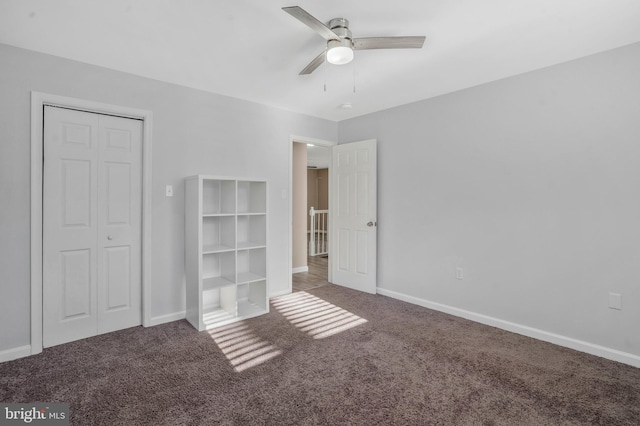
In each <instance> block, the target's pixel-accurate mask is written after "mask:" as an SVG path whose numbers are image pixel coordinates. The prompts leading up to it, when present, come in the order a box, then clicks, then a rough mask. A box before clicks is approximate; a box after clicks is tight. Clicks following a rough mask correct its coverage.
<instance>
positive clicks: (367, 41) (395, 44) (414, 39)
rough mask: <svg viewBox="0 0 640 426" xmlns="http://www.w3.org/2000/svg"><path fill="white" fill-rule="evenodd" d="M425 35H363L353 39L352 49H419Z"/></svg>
mask: <svg viewBox="0 0 640 426" xmlns="http://www.w3.org/2000/svg"><path fill="white" fill-rule="evenodd" d="M425 38H426V37H425V36H408V37H365V38H356V39H353V48H354V50H366V49H420V48H421V47H422V45H423V44H424V40H425Z"/></svg>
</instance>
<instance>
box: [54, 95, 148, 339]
mask: <svg viewBox="0 0 640 426" xmlns="http://www.w3.org/2000/svg"><path fill="white" fill-rule="evenodd" d="M43 143H44V172H43V173H44V174H43V292H42V293H43V303H42V304H43V315H42V319H43V346H44V347H49V346H54V345H58V344H61V343H66V342H70V341H73V340H78V339H82V338H85V337H90V336H95V335H97V334H102V333H107V332H110V331H114V330H119V329H123V328H128V327H132V326H136V325H140V324H141V323H142V315H141V312H142V296H141V293H142V289H141V282H142V277H141V271H142V268H141V261H142V260H141V259H142V256H141V247H142V246H141V225H142V174H141V172H142V121H140V120H135V119H128V118H122V117H114V116H108V115H101V114H94V113H89V112H83V111H76V110H70V109H64V108H57V107H48V106H47V107H45V112H44V141H43Z"/></svg>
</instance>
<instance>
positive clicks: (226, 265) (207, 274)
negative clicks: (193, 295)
mask: <svg viewBox="0 0 640 426" xmlns="http://www.w3.org/2000/svg"><path fill="white" fill-rule="evenodd" d="M235 282H236V254H235V252H233V251H229V252H223V253H208V254H203V255H202V288H203V289H210V288H216V287H222V286H225V285H229V284H235Z"/></svg>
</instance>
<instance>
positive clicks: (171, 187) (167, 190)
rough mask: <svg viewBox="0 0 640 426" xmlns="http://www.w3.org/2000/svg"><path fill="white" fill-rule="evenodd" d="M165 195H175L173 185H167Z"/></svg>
mask: <svg viewBox="0 0 640 426" xmlns="http://www.w3.org/2000/svg"><path fill="white" fill-rule="evenodd" d="M165 195H166V196H167V197H173V186H171V185H167V189H166V192H165Z"/></svg>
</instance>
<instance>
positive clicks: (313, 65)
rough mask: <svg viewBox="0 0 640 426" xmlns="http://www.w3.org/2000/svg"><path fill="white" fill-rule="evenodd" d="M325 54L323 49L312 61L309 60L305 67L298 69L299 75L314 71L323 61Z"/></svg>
mask: <svg viewBox="0 0 640 426" xmlns="http://www.w3.org/2000/svg"><path fill="white" fill-rule="evenodd" d="M326 54H327V51H326V50H325V51H323V52H322V53H321V54H319V55H318V56H316V57H315V59H314V60H313V61H311V62H309V65H307V66H306V67H304V69H303V70H302V71H300V74H299V75H306V74H311V73H312V72H314V71H315V70H316V68H318V67H319V66H320V65H322V64H323V63H324V57H325V55H326Z"/></svg>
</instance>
